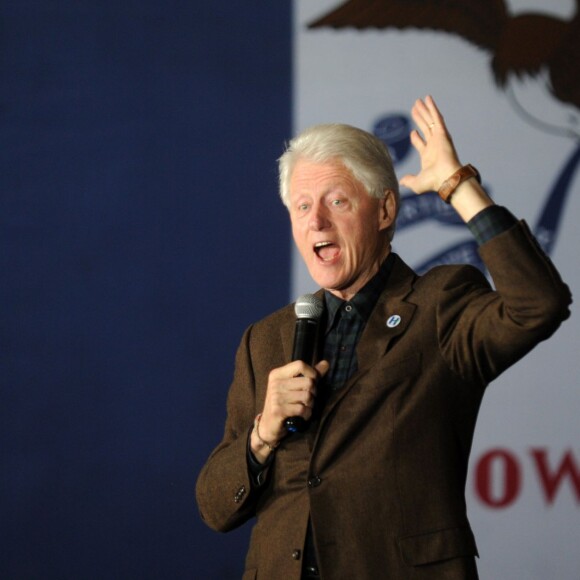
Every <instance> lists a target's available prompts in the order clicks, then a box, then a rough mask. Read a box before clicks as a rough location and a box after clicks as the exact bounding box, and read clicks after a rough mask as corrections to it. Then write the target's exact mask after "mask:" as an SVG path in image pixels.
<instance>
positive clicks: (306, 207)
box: [298, 203, 308, 211]
mask: <svg viewBox="0 0 580 580" xmlns="http://www.w3.org/2000/svg"><path fill="white" fill-rule="evenodd" d="M298 209H299V211H306V210H307V209H308V204H307V203H301V204H300V205H299V206H298Z"/></svg>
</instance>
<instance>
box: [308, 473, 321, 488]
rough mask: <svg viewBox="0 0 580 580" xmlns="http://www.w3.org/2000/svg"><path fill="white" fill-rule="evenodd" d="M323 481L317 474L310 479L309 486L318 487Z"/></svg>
mask: <svg viewBox="0 0 580 580" xmlns="http://www.w3.org/2000/svg"><path fill="white" fill-rule="evenodd" d="M321 483H322V479H320V477H318V475H315V476H313V477H311V478H310V479H309V480H308V487H318V486H319V485H320V484H321Z"/></svg>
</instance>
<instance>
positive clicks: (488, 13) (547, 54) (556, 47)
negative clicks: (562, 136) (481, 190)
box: [308, 0, 580, 109]
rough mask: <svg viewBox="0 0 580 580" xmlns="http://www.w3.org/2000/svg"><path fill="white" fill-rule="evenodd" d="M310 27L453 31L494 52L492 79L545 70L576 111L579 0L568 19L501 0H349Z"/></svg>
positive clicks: (502, 82) (579, 99)
mask: <svg viewBox="0 0 580 580" xmlns="http://www.w3.org/2000/svg"><path fill="white" fill-rule="evenodd" d="M308 27H309V28H320V27H331V28H356V29H363V28H379V29H380V28H399V29H404V28H423V29H431V30H439V31H444V32H447V33H450V34H456V35H458V36H460V37H461V38H463V39H465V40H467V41H468V42H471V43H472V44H475V45H476V46H478V47H480V48H482V49H485V50H487V51H489V52H490V53H491V54H492V59H491V68H492V71H493V75H494V78H495V81H496V83H497V84H498V86H499V87H501V88H502V89H505V86H506V83H507V80H508V77H509V75H515V76H516V77H518V78H520V77H522V76H524V75H529V76H531V77H535V76H537V75H538V74H539V73H540V72H541V71H546V72H547V73H548V78H549V85H548V89H549V91H550V92H551V93H552V95H553V96H554V97H555V98H556V99H558V100H560V101H561V102H563V103H567V104H571V105H573V106H575V107H577V108H579V109H580V0H576V13H575V14H574V16H573V18H572V19H571V20H563V19H561V18H557V17H555V16H551V15H548V14H540V13H531V12H529V13H521V14H518V15H516V16H512V15H510V13H509V12H508V8H507V6H506V3H505V2H504V0H348V1H347V2H344V3H342V4H341V5H340V6H339V7H338V8H336V9H335V10H332V11H331V12H329V13H328V14H325V15H324V16H322V17H321V18H318V19H317V20H315V21H313V22H311V23H310V24H309V26H308Z"/></svg>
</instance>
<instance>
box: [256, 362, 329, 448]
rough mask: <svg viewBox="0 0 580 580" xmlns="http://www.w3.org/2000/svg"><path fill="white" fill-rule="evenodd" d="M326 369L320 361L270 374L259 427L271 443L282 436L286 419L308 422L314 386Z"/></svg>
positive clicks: (312, 405) (314, 395)
mask: <svg viewBox="0 0 580 580" xmlns="http://www.w3.org/2000/svg"><path fill="white" fill-rule="evenodd" d="M328 368H329V364H328V362H327V361H320V362H319V363H318V364H317V365H316V366H315V367H311V366H310V365H307V364H306V363H304V362H302V361H294V362H291V363H289V364H287V365H285V366H283V367H280V368H277V369H274V370H272V371H271V372H270V376H269V378H268V387H267V391H266V400H265V402H264V409H263V411H262V420H261V423H260V425H261V428H262V426H263V428H264V432H265V433H267V434H268V435H270V436H271V437H272V439H273V440H278V439H280V438H281V437H283V436H284V435H285V433H286V430H285V427H284V420H285V419H286V418H287V417H303V418H304V419H306V420H309V419H310V417H311V416H312V410H313V408H314V404H315V400H316V382H317V380H318V379H319V378H321V377H323V376H324V375H325V374H326V373H327V372H328Z"/></svg>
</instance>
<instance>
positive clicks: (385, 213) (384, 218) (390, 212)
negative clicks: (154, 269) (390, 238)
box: [379, 189, 397, 231]
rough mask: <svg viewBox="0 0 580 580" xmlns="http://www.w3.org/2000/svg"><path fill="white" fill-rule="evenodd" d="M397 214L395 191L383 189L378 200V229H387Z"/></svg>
mask: <svg viewBox="0 0 580 580" xmlns="http://www.w3.org/2000/svg"><path fill="white" fill-rule="evenodd" d="M396 215H397V202H396V201H395V192H394V191H393V190H392V189H385V194H384V196H383V198H382V199H380V200H379V231H382V230H385V229H387V228H388V227H389V226H390V225H392V224H393V222H394V221H395V216H396Z"/></svg>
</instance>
